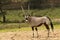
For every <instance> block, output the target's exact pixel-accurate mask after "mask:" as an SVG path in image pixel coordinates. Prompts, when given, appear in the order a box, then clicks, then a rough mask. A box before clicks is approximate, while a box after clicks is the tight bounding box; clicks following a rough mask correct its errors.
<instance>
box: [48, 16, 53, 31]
mask: <svg viewBox="0 0 60 40" xmlns="http://www.w3.org/2000/svg"><path fill="white" fill-rule="evenodd" d="M47 18H48V19H49V20H50V25H51V29H52V31H54V27H53V23H52V21H51V19H50V18H49V17H47Z"/></svg>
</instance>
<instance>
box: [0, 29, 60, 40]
mask: <svg viewBox="0 0 60 40" xmlns="http://www.w3.org/2000/svg"><path fill="white" fill-rule="evenodd" d="M38 32H39V37H38V38H37V37H36V32H35V35H34V36H35V37H34V38H32V31H16V32H2V33H0V40H60V30H55V31H54V33H55V35H54V34H53V33H52V32H50V36H49V38H48V37H47V31H46V30H40V31H38Z"/></svg>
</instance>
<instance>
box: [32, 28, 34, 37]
mask: <svg viewBox="0 0 60 40" xmlns="http://www.w3.org/2000/svg"><path fill="white" fill-rule="evenodd" d="M32 31H33V37H34V27H32Z"/></svg>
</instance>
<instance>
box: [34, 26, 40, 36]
mask: <svg viewBox="0 0 60 40" xmlns="http://www.w3.org/2000/svg"><path fill="white" fill-rule="evenodd" d="M35 30H36V32H37V37H39V35H38V29H37V27H35Z"/></svg>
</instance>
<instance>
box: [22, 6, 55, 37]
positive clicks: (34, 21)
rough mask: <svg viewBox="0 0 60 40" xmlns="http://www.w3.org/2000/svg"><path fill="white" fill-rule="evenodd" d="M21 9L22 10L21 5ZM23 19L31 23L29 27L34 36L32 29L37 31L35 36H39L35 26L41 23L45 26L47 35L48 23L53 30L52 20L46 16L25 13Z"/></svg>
mask: <svg viewBox="0 0 60 40" xmlns="http://www.w3.org/2000/svg"><path fill="white" fill-rule="evenodd" d="M22 11H23V12H24V10H23V7H22ZM25 20H26V21H28V22H29V23H30V25H31V28H32V31H33V37H34V29H35V30H36V32H37V37H38V36H39V35H38V29H37V27H40V26H41V25H42V24H43V25H44V26H45V27H46V29H47V31H48V37H49V31H50V28H49V25H51V29H52V31H53V30H54V27H53V24H52V21H51V19H50V18H49V17H47V16H43V17H35V16H31V15H28V14H27V15H25Z"/></svg>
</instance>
